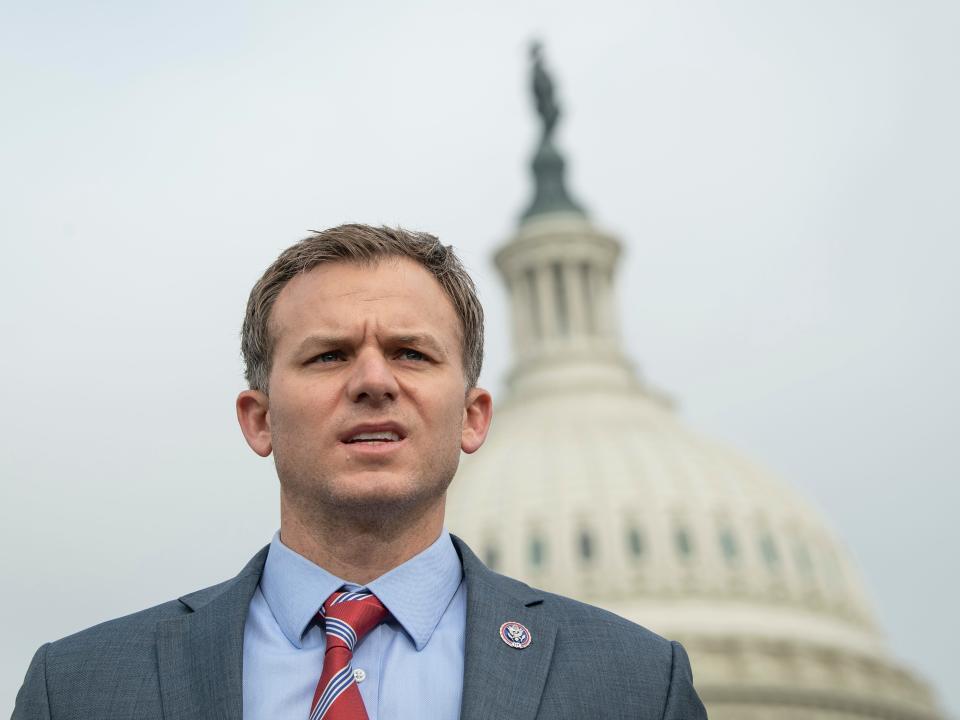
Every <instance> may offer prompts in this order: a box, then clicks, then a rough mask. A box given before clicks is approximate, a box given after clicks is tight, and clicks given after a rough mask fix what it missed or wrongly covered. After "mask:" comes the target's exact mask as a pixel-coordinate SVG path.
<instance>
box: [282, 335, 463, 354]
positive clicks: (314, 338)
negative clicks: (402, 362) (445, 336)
mask: <svg viewBox="0 0 960 720" xmlns="http://www.w3.org/2000/svg"><path fill="white" fill-rule="evenodd" d="M386 340H387V342H388V343H389V344H390V345H414V346H416V347H422V348H426V349H428V350H432V351H433V352H435V353H437V354H438V355H440V356H442V357H446V355H447V350H446V348H444V346H443V345H442V344H441V343H440V341H439V340H437V339H436V338H435V337H433V335H428V334H426V333H404V334H402V335H391V336H389V337H388V338H386ZM347 342H349V338H348V337H347V336H346V335H308V336H307V337H305V338H304V339H303V340H302V341H301V342H300V344H299V345H298V346H297V349H296V353H297V354H300V353H302V352H306V351H307V350H309V349H310V348H315V347H326V348H336V347H340V346H341V345H344V344H345V343H347Z"/></svg>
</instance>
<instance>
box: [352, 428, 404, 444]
mask: <svg viewBox="0 0 960 720" xmlns="http://www.w3.org/2000/svg"><path fill="white" fill-rule="evenodd" d="M398 440H400V436H399V435H398V434H397V433H395V432H392V431H384V432H361V433H357V434H355V435H351V436H350V437H348V438H347V439H346V440H344V442H345V443H350V444H353V443H381V442H397V441H398Z"/></svg>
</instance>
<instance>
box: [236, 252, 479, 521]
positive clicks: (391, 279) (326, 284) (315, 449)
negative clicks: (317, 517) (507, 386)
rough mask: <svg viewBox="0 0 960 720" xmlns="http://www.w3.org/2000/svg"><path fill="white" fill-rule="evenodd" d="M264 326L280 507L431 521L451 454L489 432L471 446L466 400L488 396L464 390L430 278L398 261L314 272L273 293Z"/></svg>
mask: <svg viewBox="0 0 960 720" xmlns="http://www.w3.org/2000/svg"><path fill="white" fill-rule="evenodd" d="M270 327H271V332H272V333H273V336H274V338H275V347H274V356H273V367H272V371H271V374H270V392H269V398H268V400H267V403H268V404H267V407H268V410H267V413H266V418H265V419H266V425H267V427H268V430H269V439H270V445H271V447H272V450H273V453H274V459H275V462H276V466H277V474H278V475H279V477H280V481H281V485H282V487H283V492H284V495H285V497H286V498H287V500H288V501H292V502H295V503H297V504H298V505H302V504H303V503H306V504H307V505H308V506H311V507H317V506H319V507H325V508H327V509H328V510H329V509H330V508H334V509H337V510H341V511H345V512H350V511H353V512H364V511H369V512H376V511H378V510H381V511H382V510H387V511H399V510H402V509H404V508H405V507H410V508H413V507H428V506H430V504H431V503H438V502H439V503H440V507H441V512H442V498H443V494H444V492H445V490H446V488H447V486H448V485H449V483H450V480H451V479H452V478H453V475H454V473H455V471H456V469H457V464H458V462H459V457H460V451H461V447H462V448H463V449H464V450H467V451H468V452H472V451H473V450H475V449H476V448H477V447H479V443H482V441H483V436H485V434H486V427H487V424H488V423H489V413H488V414H487V416H486V418H485V419H484V421H483V422H482V426H483V427H482V432H481V433H480V437H479V442H477V437H476V429H477V427H476V426H477V422H476V417H475V416H472V415H471V412H470V407H471V402H474V401H475V400H476V397H477V395H478V393H480V394H482V395H483V396H484V398H485V400H486V401H489V395H487V394H486V393H485V392H484V391H482V390H477V389H474V390H471V391H470V393H467V392H466V386H465V379H464V373H463V358H462V350H461V347H462V344H461V328H460V321H459V318H458V317H457V315H456V312H455V311H454V308H453V305H452V304H451V302H450V300H449V299H448V297H447V295H446V293H445V292H444V291H443V288H441V286H440V284H439V283H438V282H437V281H436V279H435V278H434V277H433V276H432V275H430V273H429V272H428V271H427V270H426V269H424V268H423V267H421V266H420V265H418V264H417V263H416V262H414V261H412V260H409V259H407V258H386V259H384V260H382V261H381V262H379V263H378V264H376V265H373V266H365V265H358V264H353V263H346V262H341V263H333V264H326V265H321V266H319V267H317V268H314V269H313V270H311V271H309V272H307V273H304V274H302V275H299V276H297V277H295V278H294V279H293V280H291V281H290V282H289V283H288V284H287V285H286V286H285V287H284V288H283V290H282V291H281V292H280V295H279V297H278V298H277V300H276V303H275V304H274V306H273V311H272V314H271V323H270ZM254 449H256V448H254ZM268 451H269V450H268ZM318 509H319V508H318Z"/></svg>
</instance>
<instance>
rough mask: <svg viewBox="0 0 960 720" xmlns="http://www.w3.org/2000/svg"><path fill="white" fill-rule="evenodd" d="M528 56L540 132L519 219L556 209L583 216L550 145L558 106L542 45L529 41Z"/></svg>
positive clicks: (561, 157)
mask: <svg viewBox="0 0 960 720" xmlns="http://www.w3.org/2000/svg"><path fill="white" fill-rule="evenodd" d="M530 59H531V61H532V62H533V67H532V77H531V86H532V89H533V99H534V101H535V103H536V106H537V114H538V115H539V116H540V121H541V123H542V130H543V132H542V133H541V135H540V143H539V144H538V146H537V151H536V153H535V154H534V156H533V162H532V163H531V168H532V170H533V179H534V197H533V202H531V203H530V207H528V208H527V210H526V212H524V213H523V217H522V218H521V220H522V221H525V220H527V219H529V218H531V217H533V216H534V215H544V214H547V213H555V212H574V213H578V214H580V215H585V213H584V211H583V208H581V207H580V206H579V205H578V204H577V203H575V202H574V201H573V199H572V198H571V197H570V194H569V193H568V192H567V188H566V186H565V184H564V181H563V172H564V161H563V156H562V155H560V152H559V151H558V150H557V148H556V147H555V146H554V144H553V132H554V130H555V129H556V127H557V121H558V120H559V119H560V106H559V105H558V104H557V100H556V97H555V96H554V86H553V78H551V77H550V74H549V73H548V72H547V69H546V67H545V66H544V63H543V45H542V44H541V43H540V42H538V41H534V42H532V43H530Z"/></svg>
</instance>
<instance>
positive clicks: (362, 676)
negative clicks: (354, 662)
mask: <svg viewBox="0 0 960 720" xmlns="http://www.w3.org/2000/svg"><path fill="white" fill-rule="evenodd" d="M353 679H354V680H356V681H357V682H358V683H362V682H363V681H364V680H366V679H367V674H366V673H365V672H364V671H363V670H361V669H360V668H357V669H356V670H354V671H353Z"/></svg>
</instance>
